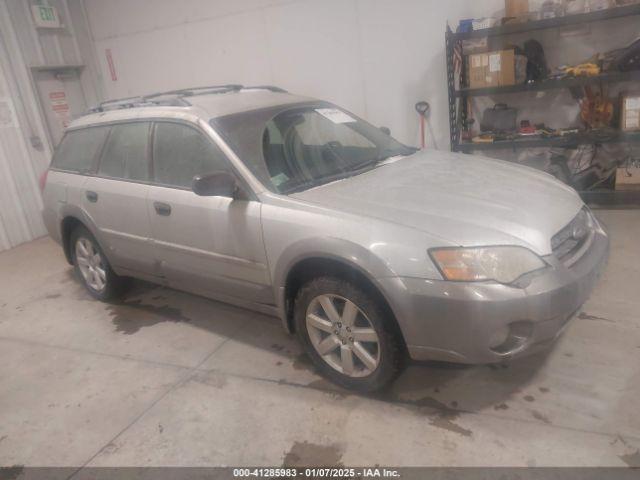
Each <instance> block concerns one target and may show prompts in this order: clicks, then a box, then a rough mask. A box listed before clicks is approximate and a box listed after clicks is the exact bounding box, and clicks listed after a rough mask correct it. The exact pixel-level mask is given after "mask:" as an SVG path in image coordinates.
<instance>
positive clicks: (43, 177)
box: [38, 168, 49, 193]
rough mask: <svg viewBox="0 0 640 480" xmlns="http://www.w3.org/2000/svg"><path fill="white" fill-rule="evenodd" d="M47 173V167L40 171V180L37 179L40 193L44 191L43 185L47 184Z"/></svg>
mask: <svg viewBox="0 0 640 480" xmlns="http://www.w3.org/2000/svg"><path fill="white" fill-rule="evenodd" d="M48 174H49V169H48V168H47V169H46V170H45V171H44V172H42V175H40V180H39V182H38V183H39V184H40V193H42V192H44V186H45V185H46V184H47V175H48Z"/></svg>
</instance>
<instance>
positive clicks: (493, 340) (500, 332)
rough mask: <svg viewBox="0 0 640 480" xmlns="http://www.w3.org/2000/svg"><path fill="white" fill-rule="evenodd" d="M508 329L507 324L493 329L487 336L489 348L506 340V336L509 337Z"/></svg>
mask: <svg viewBox="0 0 640 480" xmlns="http://www.w3.org/2000/svg"><path fill="white" fill-rule="evenodd" d="M509 330H510V329H509V325H505V326H504V327H502V328H499V329H497V330H495V331H494V332H493V333H492V334H491V337H490V338H489V348H495V347H497V346H499V345H502V344H503V343H504V342H506V341H507V338H509Z"/></svg>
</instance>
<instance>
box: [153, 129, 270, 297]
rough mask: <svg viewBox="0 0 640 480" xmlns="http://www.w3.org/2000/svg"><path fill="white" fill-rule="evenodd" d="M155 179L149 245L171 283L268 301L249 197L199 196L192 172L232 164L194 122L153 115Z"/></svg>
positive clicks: (256, 215) (256, 211) (256, 207)
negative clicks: (193, 185) (247, 198)
mask: <svg viewBox="0 0 640 480" xmlns="http://www.w3.org/2000/svg"><path fill="white" fill-rule="evenodd" d="M152 144H153V149H152V158H153V168H152V170H153V185H151V186H150V189H149V196H148V202H147V208H148V213H149V216H150V218H151V230H152V235H153V242H154V250H155V254H156V257H157V261H158V263H159V265H160V267H161V269H162V272H163V274H164V276H165V277H166V279H167V280H168V283H169V285H171V286H174V287H176V288H179V289H182V290H188V291H192V292H194V293H198V294H202V295H206V296H212V297H217V298H221V299H225V298H226V299H229V300H231V299H232V298H236V299H240V300H243V301H249V302H253V303H257V304H269V305H270V304H273V301H274V299H273V292H272V290H271V288H270V286H269V284H270V282H269V275H268V270H267V266H266V254H265V250H264V246H263V243H262V228H261V224H260V210H261V204H260V203H259V202H257V201H253V200H238V199H231V198H226V197H204V196H198V195H196V194H195V193H194V192H193V191H192V188H191V185H192V181H193V177H194V176H196V175H202V174H206V173H212V172H215V171H227V172H229V173H232V174H234V173H233V168H232V167H231V164H230V163H229V160H228V159H227V158H226V156H225V155H224V153H223V152H222V151H221V150H220V149H219V148H218V146H217V145H216V144H215V142H214V141H213V140H212V139H211V138H210V137H209V136H208V135H207V134H206V133H204V132H203V131H201V130H200V129H199V128H197V127H196V126H195V125H191V124H187V123H183V122H177V121H158V122H156V123H155V125H154V132H153V141H152Z"/></svg>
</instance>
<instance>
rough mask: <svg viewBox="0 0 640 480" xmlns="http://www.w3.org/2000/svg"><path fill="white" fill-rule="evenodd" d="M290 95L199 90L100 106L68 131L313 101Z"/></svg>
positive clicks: (250, 90)
mask: <svg viewBox="0 0 640 480" xmlns="http://www.w3.org/2000/svg"><path fill="white" fill-rule="evenodd" d="M313 100H314V99H313V98H309V97H303V96H298V95H292V94H290V93H288V92H286V91H284V90H282V89H279V88H277V87H241V86H239V85H238V86H235V85H232V86H222V87H201V88H197V89H183V90H174V91H171V92H162V93H158V94H153V95H148V96H139V97H130V98H126V99H120V100H112V101H108V102H103V103H101V104H100V105H99V106H97V107H95V108H94V109H92V113H89V114H87V115H84V116H82V117H80V118H77V119H75V120H74V121H72V122H71V123H70V124H69V127H68V129H69V130H71V129H74V128H81V127H87V126H91V125H98V124H101V123H108V122H114V121H121V120H132V119H144V118H178V119H180V118H183V119H185V120H188V119H193V117H194V116H195V117H199V118H202V119H203V120H205V121H209V120H211V119H213V118H217V117H223V116H226V115H231V114H234V113H240V112H247V111H251V110H260V109H263V108H269V107H274V106H277V105H287V104H295V103H301V102H309V101H313Z"/></svg>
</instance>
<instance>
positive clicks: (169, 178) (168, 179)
mask: <svg viewBox="0 0 640 480" xmlns="http://www.w3.org/2000/svg"><path fill="white" fill-rule="evenodd" d="M219 171H227V172H228V171H230V167H229V164H228V160H227V157H226V156H225V155H224V153H222V151H221V150H220V149H219V148H218V146H217V145H215V144H214V143H213V142H212V141H211V140H209V138H207V137H205V136H204V135H203V134H202V133H201V132H200V131H198V130H196V129H195V128H192V127H190V126H188V125H183V124H180V123H172V122H158V123H157V124H156V129H155V132H154V134H153V173H154V180H155V182H157V183H159V184H161V185H168V186H174V187H181V188H191V184H192V183H193V177H195V176H196V175H204V174H207V173H213V172H219Z"/></svg>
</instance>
